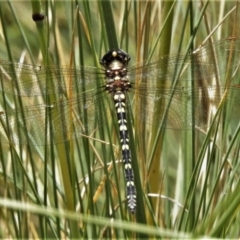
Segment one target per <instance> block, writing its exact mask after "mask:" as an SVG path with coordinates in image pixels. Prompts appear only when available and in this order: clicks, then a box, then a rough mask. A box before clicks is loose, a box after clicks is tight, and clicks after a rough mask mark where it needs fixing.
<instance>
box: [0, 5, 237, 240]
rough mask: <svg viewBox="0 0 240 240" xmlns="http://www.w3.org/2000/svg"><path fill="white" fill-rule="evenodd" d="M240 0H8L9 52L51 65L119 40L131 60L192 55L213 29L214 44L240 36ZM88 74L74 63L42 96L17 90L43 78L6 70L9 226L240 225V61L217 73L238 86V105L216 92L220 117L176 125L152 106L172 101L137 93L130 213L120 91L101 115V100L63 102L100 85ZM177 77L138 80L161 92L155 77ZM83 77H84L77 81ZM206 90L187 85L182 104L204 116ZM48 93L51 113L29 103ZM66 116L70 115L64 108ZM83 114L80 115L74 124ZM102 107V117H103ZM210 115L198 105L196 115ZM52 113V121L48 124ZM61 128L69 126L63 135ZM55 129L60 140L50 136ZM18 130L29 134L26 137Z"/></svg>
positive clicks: (59, 229) (15, 234)
mask: <svg viewBox="0 0 240 240" xmlns="http://www.w3.org/2000/svg"><path fill="white" fill-rule="evenodd" d="M41 4H42V5H41ZM191 4H192V5H191ZM237 7H238V6H237V5H236V2H230V1H225V2H224V1H222V2H216V1H211V2H209V3H207V2H206V3H204V4H203V5H200V4H199V3H198V2H192V3H189V2H187V1H176V2H170V1H166V2H164V3H162V2H160V1H156V2H155V1H149V2H147V1H112V2H111V1H79V2H78V4H76V3H75V2H71V1H69V0H66V1H55V2H47V3H45V2H42V3H41V2H39V1H32V2H29V1H26V2H24V1H20V2H17V1H9V2H8V1H1V2H0V10H1V11H0V17H1V18H0V19H1V26H2V28H1V34H0V56H1V57H0V60H7V61H10V62H20V61H23V62H24V63H26V64H34V65H41V66H42V68H43V69H44V67H46V66H52V65H60V66H65V67H71V68H75V67H76V66H92V67H99V66H100V64H99V60H100V58H101V57H102V56H103V54H104V53H106V52H107V51H108V50H109V49H110V48H112V47H120V48H121V49H123V50H125V51H126V52H128V53H129V54H130V56H131V62H130V63H131V64H137V63H139V62H142V61H144V60H145V61H155V60H157V59H160V57H162V56H165V55H169V54H177V53H178V52H181V53H182V55H181V56H182V58H184V57H186V58H188V59H189V52H191V51H193V50H194V49H196V48H197V47H199V46H200V45H201V44H202V43H203V42H205V41H207V42H208V43H209V44H211V41H213V42H214V41H216V40H218V39H225V38H227V37H230V36H237V31H238V29H239V22H240V21H239V9H238V8H237ZM32 12H35V13H36V12H44V14H45V20H44V21H43V22H38V23H36V24H35V23H34V22H33V21H32V19H31V16H32ZM47 13H48V14H47ZM213 29H215V31H214V32H212V30H213ZM206 39H211V40H206ZM238 52H239V47H238V45H236V51H234V53H233V57H234V59H233V60H231V56H229V59H230V60H229V61H231V64H232V63H235V64H236V63H237V62H238V61H239V60H238V57H239V54H238ZM209 53H210V51H209ZM174 56H175V55H174ZM217 56H218V55H217ZM207 57H209V58H211V57H212V56H211V55H209V56H207ZM213 59H214V58H213ZM224 60H225V62H224V63H223V61H224ZM213 61H214V60H213ZM216 63H217V64H219V63H222V64H221V67H222V68H223V69H224V68H226V66H227V63H228V61H227V60H226V59H223V60H222V61H221V59H216ZM131 64H130V65H131ZM0 65H1V66H2V67H3V68H4V69H5V70H6V69H7V71H9V72H12V71H13V68H12V65H11V64H7V65H4V63H3V62H1V61H0ZM48 69H49V71H48V72H46V78H44V79H42V82H41V83H42V85H43V86H46V88H48V89H52V88H54V89H55V88H56V85H55V84H56V82H55V81H56V76H58V71H54V70H53V69H52V68H48ZM61 71H65V70H63V69H62V70H61ZM158 71H159V72H166V76H167V73H168V69H167V68H165V66H159V69H158ZM193 73H194V74H196V72H194V71H193V72H192V74H193ZM14 74H16V75H17V73H14ZM84 74H85V73H84V72H83V71H79V72H78V75H75V74H72V73H71V72H67V74H66V75H65V78H63V79H60V78H59V79H58V81H62V82H64V83H66V84H67V85H66V86H68V87H66V89H68V91H65V92H64V93H59V94H52V95H48V96H46V95H45V94H44V91H45V90H44V87H43V88H42V89H41V91H42V93H43V94H40V88H39V87H37V88H35V89H37V90H39V94H37V95H38V96H29V97H23V96H18V95H17V94H15V95H14V94H13V93H14V92H15V93H16V91H20V95H23V92H24V91H25V92H27V93H29V92H30V91H31V90H30V89H33V88H34V86H33V85H32V81H31V80H32V79H29V83H28V84H26V89H23V88H22V87H21V86H19V90H16V86H18V84H17V82H16V83H15V88H14V87H12V85H11V84H8V83H7V82H6V77H4V76H3V75H2V72H1V75H0V79H1V81H3V80H5V82H2V84H3V87H1V89H2V90H3V91H2V94H1V98H0V111H1V112H4V113H7V114H6V117H7V119H6V121H5V122H4V121H2V120H1V125H2V128H1V129H2V130H1V135H0V139H1V141H0V181H1V188H0V206H1V207H0V222H1V224H0V237H1V238H10V237H12V238H47V239H49V238H66V237H69V238H83V239H100V238H104V239H105V238H119V239H123V238H124V239H133V238H137V239H143V238H144V239H147V238H188V239H189V238H197V237H202V236H206V238H237V237H239V223H240V219H239V202H240V194H239V192H240V191H239V190H240V189H239V161H238V159H239V129H240V127H239V126H240V125H239V123H238V119H239V117H240V114H239V113H238V112H239V109H238V105H239V96H238V95H239V93H238V92H239V88H238V85H237V84H239V81H238V78H239V73H238V71H237V73H236V74H235V76H234V78H231V77H228V76H231V75H232V74H233V73H232V72H231V71H230V72H228V73H227V74H221V75H220V76H219V79H217V80H216V81H217V83H218V84H219V85H221V86H224V85H225V84H226V87H225V88H226V89H229V95H227V96H226V101H227V104H228V105H226V104H225V102H224V101H223V102H222V104H219V103H220V98H219V96H221V97H222V96H223V94H222V93H221V94H220V95H219V94H218V93H217V92H215V93H214V94H215V95H214V97H215V99H218V100H217V102H215V104H216V105H217V106H218V105H219V106H220V107H219V109H218V111H219V116H220V118H216V119H215V121H214V122H213V124H211V125H210V126H209V128H206V127H205V126H204V124H203V123H202V122H201V124H202V125H201V126H199V127H198V128H195V129H192V130H191V129H190V130H185V129H182V130H176V129H165V128H164V127H163V126H162V125H164V124H162V123H161V122H160V121H159V118H157V117H154V115H153V116H151V113H152V112H154V113H155V115H156V116H161V114H164V109H163V107H162V106H164V104H167V103H166V102H164V99H163V98H160V99H159V101H151V103H154V105H153V104H151V105H150V106H149V105H148V104H149V102H147V101H144V99H142V98H141V97H139V96H140V95H136V96H133V97H130V101H134V102H135V103H137V104H134V105H132V106H128V109H127V110H128V113H129V114H128V124H129V127H130V125H131V124H130V123H134V129H132V130H131V129H130V128H129V135H130V140H131V141H130V147H131V150H132V164H133V168H134V173H135V182H136V187H137V192H138V199H137V205H138V206H137V213H136V215H131V214H129V212H128V210H127V206H126V201H125V197H126V196H125V179H124V173H123V168H122V163H121V161H120V160H121V149H120V144H119V136H118V129H117V128H118V126H117V123H116V121H115V120H116V116H115V112H114V109H113V106H112V103H111V98H110V96H106V98H105V99H102V100H98V101H96V102H95V103H94V104H96V106H91V107H93V108H92V109H94V111H95V115H94V116H93V117H92V115H91V117H92V118H90V117H89V114H91V112H90V110H89V109H91V108H89V109H88V108H86V109H81V108H80V106H81V102H76V103H75V102H71V101H69V102H70V103H69V104H71V103H72V104H73V106H74V111H75V112H74V111H72V112H71V113H69V112H67V113H66V114H65V112H63V113H64V114H63V113H62V109H63V108H64V106H65V105H64V103H65V101H66V99H71V97H72V96H76V95H77V94H78V92H84V88H86V87H87V89H90V87H89V86H88V84H89V80H88V79H85V77H84V78H82V76H84ZM228 74H229V75H228ZM185 76H186V75H185ZM25 77H26V76H25ZM186 77H187V76H186ZM207 77H208V76H207ZM22 78H23V79H24V76H22ZM80 79H84V80H86V82H85V81H81V80H80ZM174 79H177V76H174ZM174 79H167V77H166V79H156V82H153V81H152V79H151V76H149V77H148V78H147V79H145V78H144V79H141V78H139V79H136V81H135V84H136V85H137V84H143V82H142V81H144V80H145V81H146V83H145V86H146V87H149V92H150V94H152V95H151V96H153V93H151V89H153V88H154V87H158V88H159V85H160V83H159V81H160V80H161V81H162V82H163V84H162V86H161V87H162V88H163V89H168V88H169V85H168V83H169V82H170V81H173V80H174ZM45 80H46V82H45ZM87 80H88V81H87ZM130 80H131V79H130ZM164 80H165V81H164ZM211 80H212V79H211ZM230 80H232V81H233V82H234V84H235V85H233V84H230V85H231V86H233V87H231V88H228V86H229V85H228V81H230ZM25 81H26V79H25ZM79 81H80V83H81V84H78V85H77V86H76V85H75V83H79ZM207 81H210V80H209V79H207ZM207 81H201V82H200V83H199V82H197V81H194V82H191V83H189V84H194V87H195V88H197V87H199V88H200V87H201V86H202V87H204V86H205V85H207V84H209V82H207ZM212 81H213V80H212ZM162 82H161V83H162ZM91 84H92V85H91V86H93V87H94V88H97V87H100V86H103V84H104V79H102V78H101V77H99V76H97V74H96V82H94V83H91ZM164 84H165V85H164ZM150 87H151V88H150ZM178 87H179V85H178V82H176V85H174V86H173V87H172V89H174V91H172V94H175V96H176V94H177V93H178V91H179V88H178ZM188 87H190V88H192V86H189V85H188V86H185V87H184V88H183V89H181V90H180V92H184V91H186V92H187V89H188ZM220 90H221V91H223V90H225V89H224V88H221V89H220ZM49 91H50V90H49ZM198 93H199V91H198V90H197V91H191V92H190V93H189V96H187V95H186V96H185V95H184V94H182V95H181V96H180V97H179V101H180V100H182V101H183V102H184V101H185V103H186V104H185V106H183V105H181V106H182V109H183V114H185V116H184V117H183V118H188V119H191V121H192V122H194V118H195V116H197V113H196V110H198V108H194V107H191V104H195V105H196V104H198V106H199V108H202V105H201V104H206V105H207V106H210V102H207V103H202V102H201V101H199V99H198V96H197V94H198ZM194 94H196V95H194ZM95 97H96V96H95ZM156 97H158V96H156ZM181 97H182V99H181ZM187 97H189V99H187ZM186 99H187V100H186ZM222 99H223V100H224V97H223V98H222ZM208 100H209V99H208ZM165 101H166V100H165ZM173 101H174V100H173ZM194 101H195V102H194ZM74 103H75V104H74ZM37 104H42V106H43V105H44V106H47V107H43V111H42V113H41V114H39V111H40V110H39V108H35V107H34V108H33V107H29V106H32V105H37ZM195 105H194V106H195ZM51 106H53V107H54V110H51V109H52V108H51ZM78 106H79V108H78ZM109 106H111V107H110V108H109ZM189 106H190V107H189ZM217 106H216V107H217ZM70 107H71V106H70ZM170 107H171V104H170ZM23 109H25V111H23ZM26 109H28V110H29V111H26ZM139 109H141V113H140V112H139ZM16 110H17V113H16ZM30 110H31V111H30ZM48 110H49V111H48ZM36 112H37V113H38V114H39V118H35V119H34V121H33V122H32V124H30V126H27V127H28V128H27V129H26V126H25V124H26V122H25V121H21V119H25V118H28V119H31V116H32V115H33V114H36ZM75 113H76V116H78V117H76V116H75V115H74V114H75ZM1 114H2V113H1ZM17 114H18V115H17ZM146 115H149V116H148V117H149V119H148V122H144V121H142V117H141V116H146ZM56 116H60V117H59V118H57V119H56ZM139 116H140V117H139ZM13 117H14V118H17V119H19V121H16V125H15V126H14V130H15V131H14V134H15V135H12V136H11V134H10V133H9V130H8V129H9V127H10V126H9V124H11V119H12V118H13ZM151 117H152V118H151ZM76 118H77V119H78V122H74V124H73V125H68V123H69V122H70V123H71V122H72V120H73V119H76ZM1 119H2V118H1ZM52 119H53V120H52ZM95 119H98V121H97V122H94V120H95ZM218 119H220V121H218ZM198 120H199V118H198V117H196V119H195V121H196V123H198ZM204 120H205V119H202V121H204ZM221 120H225V121H221ZM88 121H92V122H93V128H92V129H86V126H88ZM149 123H150V124H149ZM223 123H224V124H223ZM167 124H168V125H171V123H170V122H168V123H167ZM43 125H44V126H46V129H45V132H40V131H39V128H40V126H43ZM3 129H4V131H5V134H3V132H4V131H3ZM54 129H55V130H56V129H57V134H55V135H52V133H51V131H53V130H54ZM46 134H48V135H49V136H51V137H50V138H49V139H51V140H52V141H49V140H47V138H45V136H46ZM68 134H75V136H76V138H74V139H73V140H72V141H66V142H63V141H62V139H66V138H68ZM14 136H22V138H20V139H18V140H16V142H15V143H14V142H13V140H14ZM34 141H37V144H34ZM46 142H47V143H48V144H45V143H46ZM55 142H60V143H59V144H55ZM16 143H17V144H16Z"/></svg>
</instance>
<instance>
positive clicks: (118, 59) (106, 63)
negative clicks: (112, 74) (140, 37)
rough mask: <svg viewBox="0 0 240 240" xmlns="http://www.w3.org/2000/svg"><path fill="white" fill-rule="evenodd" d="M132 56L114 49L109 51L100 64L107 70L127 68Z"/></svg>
mask: <svg viewBox="0 0 240 240" xmlns="http://www.w3.org/2000/svg"><path fill="white" fill-rule="evenodd" d="M130 59H131V58H130V56H129V55H128V54H127V53H126V52H124V51H123V50H121V49H112V50H110V51H108V52H107V53H106V54H105V55H104V56H103V57H102V59H101V61H100V64H101V65H102V66H103V67H104V68H105V69H112V70H116V69H121V68H125V67H126V66H127V65H128V62H129V61H130Z"/></svg>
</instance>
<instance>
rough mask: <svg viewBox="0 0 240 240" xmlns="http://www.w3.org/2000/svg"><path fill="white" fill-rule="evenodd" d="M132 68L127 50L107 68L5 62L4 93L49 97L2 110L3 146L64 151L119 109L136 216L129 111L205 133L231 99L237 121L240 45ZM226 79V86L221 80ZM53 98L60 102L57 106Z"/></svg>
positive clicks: (0, 70)
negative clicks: (66, 145)
mask: <svg viewBox="0 0 240 240" xmlns="http://www.w3.org/2000/svg"><path fill="white" fill-rule="evenodd" d="M129 61H130V56H129V55H128V53H126V52H124V51H123V50H121V49H112V50H110V51H108V52H107V53H106V54H105V55H104V56H103V57H102V59H101V61H100V64H101V66H102V67H101V68H94V67H79V68H68V67H59V66H46V67H45V68H42V67H39V66H34V65H27V64H20V63H10V62H7V61H0V81H1V82H0V83H1V84H0V90H2V91H3V93H4V94H10V95H14V96H18V97H21V98H22V97H26V98H33V97H44V98H45V99H46V102H47V103H46V102H44V103H42V104H37V105H30V106H24V107H23V108H22V109H12V110H9V109H6V110H5V111H2V112H1V113H0V122H1V124H0V133H1V136H2V137H1V141H4V140H6V142H12V143H14V144H33V145H44V144H50V143H53V144H58V143H61V142H65V141H69V140H73V139H77V138H80V137H81V136H82V134H89V133H90V132H91V131H94V130H95V129H99V128H101V127H103V125H104V124H107V122H108V119H109V118H108V117H107V115H105V114H103V110H105V109H109V108H110V109H115V110H114V112H115V118H116V121H117V125H118V131H119V139H120V145H121V151H122V159H123V164H124V171H125V179H126V196H127V204H128V208H129V211H130V212H131V213H135V212H136V209H137V200H136V199H137V193H136V188H135V183H134V174H133V169H132V164H131V149H130V147H129V141H130V139H129V133H128V131H129V129H128V126H129V124H128V123H127V114H128V113H129V108H133V107H134V108H135V110H136V111H135V112H136V113H137V114H136V115H135V116H134V117H135V118H137V119H138V120H139V122H141V123H143V124H150V125H151V124H159V126H161V127H163V128H170V129H193V128H197V129H207V128H208V127H209V126H210V124H211V121H210V120H209V119H213V117H214V114H216V109H217V107H218V106H219V105H221V103H222V102H223V99H225V106H226V108H228V107H231V109H233V111H232V116H233V118H236V119H238V118H239V117H240V116H239V115H240V114H239V110H238V111H237V109H238V107H239V104H240V94H239V92H240V91H239V90H240V88H239V87H240V85H239V84H238V83H234V81H233V79H234V76H235V74H236V72H237V70H238V67H239V63H240V39H238V38H234V37H231V38H227V39H222V40H218V41H216V42H213V43H210V44H206V45H202V46H200V47H199V48H197V49H196V50H195V51H193V52H191V53H187V54H173V55H167V56H162V57H160V58H159V59H158V60H157V61H153V62H147V61H145V62H142V63H137V64H135V65H133V66H128V64H129ZM222 76H223V78H224V79H225V80H226V81H225V82H223V81H219V78H221V77H222ZM226 82H230V84H226ZM51 96H57V99H58V100H57V101H51ZM49 99H50V100H49ZM193 104H194V105H193ZM155 106H157V107H155ZM214 107H215V108H214ZM192 109H194V121H193V115H192ZM214 109H215V110H214ZM186 110H187V111H186ZM106 113H107V111H106ZM46 118H48V119H49V121H50V122H52V123H53V128H52V129H51V131H46V128H48V125H47V124H48V121H45V120H46ZM130 125H131V123H130ZM26 133H27V134H26Z"/></svg>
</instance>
